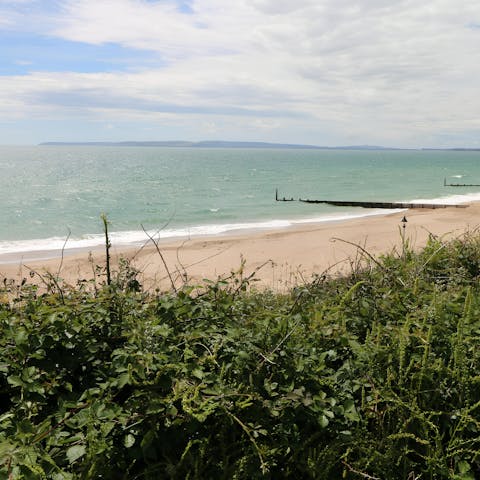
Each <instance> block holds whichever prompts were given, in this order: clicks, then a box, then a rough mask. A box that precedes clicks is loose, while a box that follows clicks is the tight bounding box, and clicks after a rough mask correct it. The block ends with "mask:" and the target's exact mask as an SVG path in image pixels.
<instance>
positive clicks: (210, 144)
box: [39, 140, 480, 152]
mask: <svg viewBox="0 0 480 480" xmlns="http://www.w3.org/2000/svg"><path fill="white" fill-rule="evenodd" d="M39 146H86V147H97V146H98V147H180V148H264V149H269V148H271V149H275V148H278V149H305V150H366V151H368V150H388V151H395V150H414V151H415V150H416V151H439V152H442V151H445V152H478V151H480V147H479V148H469V147H455V148H429V147H426V148H402V147H382V146H379V145H345V146H335V147H328V146H322V145H304V144H295V143H270V142H234V141H224V140H218V141H216V140H204V141H200V142H189V141H184V140H167V141H144V142H140V141H124V142H42V143H40V144H39Z"/></svg>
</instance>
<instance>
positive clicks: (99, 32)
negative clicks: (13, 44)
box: [0, 0, 480, 146]
mask: <svg viewBox="0 0 480 480" xmlns="http://www.w3.org/2000/svg"><path fill="white" fill-rule="evenodd" d="M22 3H23V2H5V1H3V2H0V12H3V14H4V18H5V22H7V23H8V28H9V29H15V28H16V29H17V30H18V31H20V30H21V29H30V33H32V34H36V35H42V36H48V37H49V38H58V39H59V40H62V41H69V42H77V43H78V44H88V45H91V46H93V47H95V46H97V47H98V48H99V49H100V48H101V47H103V46H106V45H119V46H121V47H123V48H124V49H129V52H130V53H129V57H128V60H125V59H124V61H123V63H122V65H126V71H114V70H113V68H114V67H112V65H114V64H115V62H110V63H109V65H110V67H109V70H108V71H105V72H101V71H98V72H96V73H82V72H80V71H79V72H75V71H71V72H60V71H57V72H54V71H52V72H34V71H33V72H28V73H27V74H25V75H22V76H15V77H14V76H6V75H4V76H3V77H0V88H1V89H2V90H1V91H0V112H3V114H5V115H9V114H14V115H16V116H18V115H22V114H23V115H32V112H34V113H33V114H34V115H40V114H41V112H43V114H44V115H45V116H51V115H56V113H55V112H62V115H64V114H65V112H68V115H71V116H72V117H73V116H75V115H76V114H78V115H80V114H81V115H83V116H88V117H89V118H91V119H95V118H96V115H98V116H99V117H100V116H101V118H102V119H103V120H105V121H107V122H108V121H115V119H116V117H118V115H119V112H122V113H121V114H122V115H125V116H127V117H128V118H136V119H139V118H143V119H144V120H145V121H149V120H150V119H151V118H152V116H157V117H155V118H160V117H161V118H167V117H168V118H169V120H170V121H172V122H173V119H176V120H175V122H176V124H178V125H183V126H184V128H185V130H184V132H192V131H194V129H195V125H209V126H210V127H208V128H206V129H205V130H210V131H215V132H221V133H223V134H225V133H226V132H225V128H231V129H232V130H231V132H230V135H229V138H238V137H239V136H241V135H246V134H247V133H248V134H251V132H252V127H251V126H252V125H256V128H257V129H258V130H261V131H264V132H268V134H269V135H271V136H272V137H275V135H277V136H278V138H277V139H278V140H280V141H283V140H288V141H292V142H294V141H297V139H298V140H300V139H301V140H302V141H306V140H307V141H308V143H331V142H336V141H337V140H338V141H340V143H342V142H341V139H342V138H358V140H359V141H360V142H361V143H385V142H390V144H404V145H408V146H411V145H414V144H415V143H416V142H418V141H419V132H421V134H423V135H424V136H425V137H429V138H434V137H435V132H445V131H447V130H448V129H451V131H452V132H457V133H455V135H456V137H455V138H459V139H460V138H461V139H462V141H464V138H465V136H464V135H462V134H461V132H463V131H465V132H467V131H468V132H470V133H469V135H470V134H471V132H478V129H479V128H480V126H479V125H478V120H477V115H478V114H477V112H478V109H479V107H480V103H479V102H480V100H478V95H477V91H478V87H477V79H478V78H479V77H480V62H479V56H480V54H479V53H478V49H477V45H478V41H479V35H480V32H479V29H478V25H479V24H480V4H478V3H477V1H476V0H475V1H473V0H460V1H459V2H457V3H455V4H454V3H453V2H450V1H447V0H432V1H431V2H428V3H425V4H419V3H418V2H413V0H399V1H398V2H391V1H386V0H366V1H365V2H361V3H360V2H354V1H353V0H335V1H334V0H296V1H293V0H237V1H235V2H225V1H224V0H194V1H191V2H188V3H187V2H173V1H146V0H115V1H113V0H95V1H94V0H67V1H63V2H58V3H57V2H52V3H53V4H55V5H57V6H59V8H53V7H52V8H51V9H50V10H49V11H48V12H45V11H44V10H43V9H42V7H41V4H44V3H45V2H30V4H29V8H28V9H27V8H26V4H25V5H22ZM19 12H21V13H22V15H23V17H22V19H21V20H20V17H19ZM29 12H30V13H29ZM25 15H26V17H25ZM29 15H30V17H29ZM33 20H35V21H33ZM0 25H1V24H0ZM5 28H6V27H5ZM132 49H133V50H134V51H138V52H139V54H140V53H141V57H142V63H141V64H140V62H139V60H137V61H136V60H135V55H132V54H131V52H132ZM115 52H116V54H118V55H120V54H121V51H120V50H119V51H118V52H117V51H115ZM148 52H150V54H151V61H149V62H146V61H145V55H147V54H148ZM94 53H95V51H94V50H93V51H92V54H93V55H94ZM139 56H140V55H139ZM117 63H118V62H117ZM13 110H15V112H13ZM58 114H59V113H58ZM109 115H110V116H111V119H109V118H107V117H108V116H109ZM199 118H201V121H200V122H199ZM220 120H221V122H222V124H223V126H224V127H219V121H220ZM187 124H188V126H187ZM212 125H215V128H213V127H211V126H212ZM179 128H180V127H179ZM198 128H199V129H200V128H201V127H198ZM235 128H236V129H237V130H234V129H235ZM116 131H119V129H118V128H117V129H116ZM289 131H290V132H291V135H292V137H291V138H288V139H285V137H284V136H285V132H289ZM181 132H182V131H181V130H179V134H180V135H182V133H181ZM119 134H121V132H120V131H119ZM125 135H126V136H127V135H128V133H125ZM306 135H309V136H310V137H309V138H305V136H306ZM455 135H454V136H455ZM272 137H270V139H273V140H275V138H272ZM435 138H440V137H438V136H437V137H435ZM442 138H447V137H446V136H445V135H443V136H442ZM448 138H451V137H448ZM420 144H421V142H420Z"/></svg>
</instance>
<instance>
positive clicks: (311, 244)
mask: <svg viewBox="0 0 480 480" xmlns="http://www.w3.org/2000/svg"><path fill="white" fill-rule="evenodd" d="M404 215H405V216H406V217H407V224H406V229H405V238H406V239H407V240H408V241H409V242H410V244H411V245H412V246H413V247H414V248H420V247H422V246H424V245H425V243H426V241H427V239H428V237H429V235H430V234H433V235H436V236H444V235H447V236H448V237H452V238H453V237H456V236H458V235H461V234H462V233H464V232H465V231H472V230H475V229H476V228H477V227H478V226H479V223H480V202H477V203H470V204H469V206H468V208H465V209H456V208H451V209H450V208H447V209H438V210H407V211H405V210H401V211H398V212H395V213H391V212H389V213H387V212H386V213H385V214H383V215H382V214H378V215H370V216H361V217H355V218H353V219H349V220H340V221H333V222H319V223H304V224H295V225H293V226H289V227H286V228H285V227H284V228H280V229H278V228H277V229H258V230H248V229H247V230H243V231H238V230H237V231H232V232H229V233H227V234H225V233H222V234H217V235H208V236H207V235H205V236H197V237H190V238H188V237H186V238H183V239H179V238H166V239H163V240H161V241H160V242H159V244H158V246H159V249H160V252H161V255H160V254H159V252H158V251H157V249H156V247H155V246H154V245H153V244H152V243H151V242H149V243H148V244H146V245H144V246H143V247H138V246H125V245H121V246H115V245H114V246H113V247H112V249H111V255H112V266H113V268H114V269H116V268H117V266H118V261H119V258H121V257H123V258H125V259H127V260H128V261H130V262H131V263H132V265H133V266H134V267H135V268H136V269H137V270H139V272H140V273H139V280H140V283H142V284H143V285H144V286H145V287H146V288H148V289H154V288H160V289H162V290H165V289H169V288H171V283H172V282H171V281H170V278H169V274H170V277H171V278H172V280H173V282H174V283H175V285H176V287H178V286H180V285H182V284H184V283H185V282H187V283H192V284H198V283H201V282H202V281H203V280H204V279H209V280H216V279H218V278H219V277H225V276H228V275H229V274H230V273H231V272H232V271H239V270H242V275H243V276H244V277H248V276H250V275H252V274H253V273H254V272H255V276H254V278H255V280H256V284H257V285H259V286H262V287H266V288H271V289H273V290H277V291H278V290H287V289H289V288H291V287H293V286H295V285H298V284H302V283H305V282H308V281H310V280H312V279H313V278H314V277H315V275H321V274H322V273H323V272H325V271H327V270H328V271H329V272H330V273H332V274H342V273H346V272H348V271H349V270H350V269H351V267H352V265H354V264H355V262H357V261H358V260H359V256H358V247H355V245H354V244H356V245H360V246H361V247H362V248H365V249H366V250H367V251H368V252H369V253H370V254H372V255H373V256H377V255H379V254H382V253H386V252H390V251H392V250H396V251H397V252H398V251H399V249H400V251H401V245H402V239H401V223H400V220H401V219H402V217H403V216H404ZM72 250H73V249H72ZM72 250H70V251H65V254H64V256H63V259H62V258H61V250H57V252H58V256H54V255H53V257H52V255H51V254H52V253H53V252H54V251H49V252H48V254H47V252H40V253H44V254H45V257H49V258H44V259H35V258H34V257H33V256H30V258H29V256H28V254H22V255H21V256H18V254H13V256H12V257H11V258H10V261H9V263H0V279H4V278H6V279H13V280H15V281H17V282H18V281H21V280H22V279H23V278H28V277H29V273H30V272H32V271H33V272H36V273H38V274H40V275H41V274H42V272H50V273H51V274H55V275H57V274H58V276H59V277H61V278H62V279H63V280H64V281H65V282H66V283H68V284H71V285H74V284H75V283H76V282H77V281H79V280H82V279H85V280H90V279H92V278H93V277H94V273H93V268H94V266H95V265H104V262H105V252H104V246H98V247H96V248H85V249H83V248H82V249H79V250H75V251H72ZM33 253H34V254H38V253H39V252H38V251H37V252H30V254H33ZM14 255H17V258H16V261H15V257H14ZM2 256H3V257H5V255H2ZM0 258H1V257H0ZM164 262H165V263H164ZM165 264H166V265H167V267H168V272H167V270H166V269H165ZM34 277H36V275H35V274H34ZM28 281H29V282H30V281H31V280H30V279H29V280H28ZM32 281H35V278H34V279H33V280H32Z"/></svg>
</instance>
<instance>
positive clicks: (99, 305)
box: [0, 235, 480, 480]
mask: <svg viewBox="0 0 480 480" xmlns="http://www.w3.org/2000/svg"><path fill="white" fill-rule="evenodd" d="M479 274H480V239H479V238H478V237H476V236H474V235H466V236H465V237H463V238H460V239H457V240H454V241H451V242H444V241H442V240H441V239H435V238H432V239H431V240H430V241H429V243H428V244H427V246H426V247H425V248H424V249H423V250H422V251H420V252H414V251H413V250H411V249H410V248H409V247H408V245H406V246H405V251H404V252H402V255H400V256H399V255H395V254H394V253H392V254H390V255H386V256H384V257H382V258H380V259H377V260H375V261H373V260H372V259H369V258H366V261H365V263H364V264H363V266H362V268H357V269H356V270H354V271H352V272H351V274H350V275H349V276H347V277H342V278H325V277H323V276H322V277H320V276H319V277H318V278H317V279H316V280H314V281H313V282H311V283H309V284H306V285H303V286H299V287H298V288H295V289H292V291H291V292H289V294H277V293H274V292H270V291H256V290H255V289H254V288H252V287H251V286H250V285H249V280H248V279H243V278H241V277H238V276H235V275H233V276H232V278H229V279H227V280H218V281H215V282H206V283H205V284H203V285H202V286H201V287H192V286H185V287H184V288H183V289H181V290H179V291H178V292H172V293H159V292H156V293H149V292H145V291H143V290H142V288H141V285H140V284H139V282H138V281H137V280H136V279H135V278H134V277H135V276H134V274H132V270H131V269H129V266H128V264H126V263H124V264H123V266H122V270H121V271H120V272H117V275H116V277H115V276H112V279H111V281H110V282H109V284H107V282H105V283H104V284H102V285H96V286H95V288H94V287H93V286H92V284H90V283H88V282H83V283H79V284H78V285H77V286H75V287H67V286H66V285H65V284H64V283H63V282H62V281H61V280H60V279H55V282H51V283H50V284H49V288H47V289H43V290H42V291H40V290H38V288H37V287H35V286H33V285H30V284H28V283H25V284H23V285H17V284H13V283H11V282H10V283H9V282H8V281H5V282H4V284H3V287H2V289H1V291H0V476H1V477H2V478H8V479H12V480H13V479H15V480H16V479H32V480H33V479H35V480H36V479H47V478H48V479H55V480H60V479H77V478H78V479H94V478H95V479H96V478H108V479H159V478H166V479H183V478H189V479H211V478H215V479H252V478H266V479H268V478H271V479H279V478H315V479H333V478H350V479H355V478H368V479H375V478H378V479H412V480H413V479H420V478H422V479H427V478H428V479H452V478H454V479H464V480H467V479H474V478H480V433H479V432H480V376H479V374H478V371H479V367H480V349H479V348H478V346H479V339H480V301H479V293H480V289H479V282H478V280H479Z"/></svg>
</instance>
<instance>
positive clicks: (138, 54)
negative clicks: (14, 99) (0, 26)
mask: <svg viewBox="0 0 480 480" xmlns="http://www.w3.org/2000/svg"><path fill="white" fill-rule="evenodd" d="M164 65H165V62H164V61H163V60H162V58H161V56H160V55H158V54H156V53H155V52H151V51H144V50H136V49H133V48H124V47H122V46H120V45H117V44H103V45H91V44H86V43H80V42H71V41H67V40H61V39H55V38H51V37H44V36H40V35H35V34H26V33H15V32H0V75H24V74H28V73H29V72H43V71H46V72H76V73H94V72H122V71H131V70H135V71H138V70H142V68H146V67H148V68H161V67H162V66H164Z"/></svg>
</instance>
